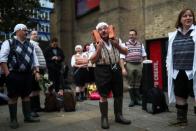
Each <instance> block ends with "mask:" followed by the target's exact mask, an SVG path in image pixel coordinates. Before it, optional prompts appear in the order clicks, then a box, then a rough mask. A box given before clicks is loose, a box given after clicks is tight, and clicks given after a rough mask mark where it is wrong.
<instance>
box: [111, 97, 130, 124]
mask: <svg viewBox="0 0 196 131" xmlns="http://www.w3.org/2000/svg"><path fill="white" fill-rule="evenodd" d="M122 104H123V99H122V97H119V98H114V114H115V121H116V122H118V123H120V124H126V125H128V124H131V121H130V120H127V119H125V118H124V117H123V115H122Z"/></svg>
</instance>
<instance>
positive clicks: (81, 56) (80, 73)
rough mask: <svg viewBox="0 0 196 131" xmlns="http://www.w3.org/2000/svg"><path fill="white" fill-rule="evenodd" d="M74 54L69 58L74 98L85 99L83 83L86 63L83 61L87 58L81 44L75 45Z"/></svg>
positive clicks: (86, 74)
mask: <svg viewBox="0 0 196 131" xmlns="http://www.w3.org/2000/svg"><path fill="white" fill-rule="evenodd" d="M75 52H76V53H75V54H74V55H73V56H72V58H71V66H72V67H73V68H74V69H73V70H74V73H73V75H74V82H75V84H76V100H77V101H83V100H85V96H84V95H85V94H84V91H85V83H86V81H87V80H86V79H87V76H88V72H87V67H88V63H85V64H84V63H83V62H84V61H83V60H85V61H87V60H88V56H87V55H86V54H85V53H83V48H82V46H81V45H76V46H75Z"/></svg>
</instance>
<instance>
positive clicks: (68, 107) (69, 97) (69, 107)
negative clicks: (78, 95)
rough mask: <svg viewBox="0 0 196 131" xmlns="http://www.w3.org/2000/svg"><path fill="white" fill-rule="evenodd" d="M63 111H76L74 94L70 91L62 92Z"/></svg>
mask: <svg viewBox="0 0 196 131" xmlns="http://www.w3.org/2000/svg"><path fill="white" fill-rule="evenodd" d="M63 96H64V111H66V112H71V111H75V110H76V99H75V94H74V92H73V91H72V90H65V91H64V94H63Z"/></svg>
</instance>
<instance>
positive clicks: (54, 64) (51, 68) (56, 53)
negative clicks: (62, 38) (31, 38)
mask: <svg viewBox="0 0 196 131" xmlns="http://www.w3.org/2000/svg"><path fill="white" fill-rule="evenodd" d="M57 42H58V39H57V38H52V39H51V44H50V47H48V48H47V49H46V50H45V52H44V56H45V59H46V66H47V69H48V75H49V79H50V80H51V81H52V82H53V89H55V92H56V93H58V92H59V90H60V88H61V87H60V85H61V83H60V82H61V75H62V74H61V70H62V68H63V61H64V53H63V50H62V49H61V48H59V47H58V43H57Z"/></svg>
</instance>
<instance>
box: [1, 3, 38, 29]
mask: <svg viewBox="0 0 196 131" xmlns="http://www.w3.org/2000/svg"><path fill="white" fill-rule="evenodd" d="M0 3H1V4H0V31H3V32H12V31H13V28H14V26H15V25H16V24H17V23H24V24H26V25H27V26H28V27H34V26H35V25H36V23H34V22H33V21H29V20H30V17H31V16H32V15H33V9H36V8H39V7H40V3H39V0H0Z"/></svg>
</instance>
